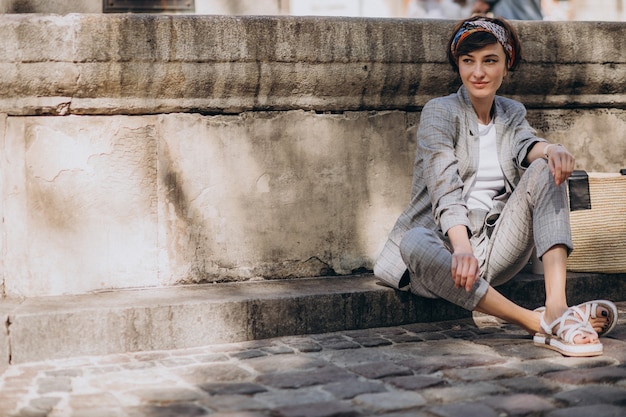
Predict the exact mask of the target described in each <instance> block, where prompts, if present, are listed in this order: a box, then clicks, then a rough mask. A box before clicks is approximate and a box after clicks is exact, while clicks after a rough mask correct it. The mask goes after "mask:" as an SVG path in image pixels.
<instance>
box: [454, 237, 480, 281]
mask: <svg viewBox="0 0 626 417" xmlns="http://www.w3.org/2000/svg"><path fill="white" fill-rule="evenodd" d="M467 233H468V232H467V227H465V226H463V225H457V226H453V227H451V228H450V229H449V230H448V237H449V238H450V243H452V248H453V251H452V271H451V272H452V279H453V280H454V286H455V287H456V288H465V291H470V290H471V289H472V287H473V286H474V283H475V282H476V281H477V280H478V277H479V276H480V268H479V267H478V259H476V257H475V256H474V252H473V250H472V245H471V244H470V241H469V236H468V234H467Z"/></svg>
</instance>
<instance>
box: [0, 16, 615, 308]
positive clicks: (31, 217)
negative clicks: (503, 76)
mask: <svg viewBox="0 0 626 417" xmlns="http://www.w3.org/2000/svg"><path fill="white" fill-rule="evenodd" d="M450 25H451V22H446V21H416V20H393V19H350V18H325V19H324V18H294V17H226V16H148V15H76V14H75V15H66V16H52V15H4V16H0V36H2V39H4V41H5V45H6V46H5V48H3V49H2V50H0V114H1V116H0V155H2V164H1V168H0V169H1V170H2V172H1V173H0V174H1V175H0V189H1V190H2V199H1V206H0V210H1V213H2V218H3V223H2V225H1V228H2V233H1V236H2V240H1V245H2V251H0V254H1V257H2V259H1V271H0V273H1V275H0V283H1V288H2V292H3V294H4V295H5V296H9V297H19V296H24V297H30V296H39V295H53V294H73V293H85V292H89V291H99V290H107V289H114V288H128V287H159V286H168V285H181V284H192V283H198V282H214V281H235V280H236V281H241V280H251V279H260V278H263V279H265V278H273V279H282V278H292V277H293V278H297V277H306V276H315V275H336V274H349V273H352V272H354V271H361V270H364V269H371V267H372V263H373V260H374V258H375V256H376V255H377V253H378V251H379V250H380V248H381V245H382V244H383V242H384V239H385V237H386V234H387V232H388V231H389V229H390V227H391V225H392V224H393V222H394V221H395V218H396V216H397V215H398V213H399V212H400V211H401V210H402V208H403V207H404V205H405V204H406V202H407V200H408V191H409V185H410V180H411V165H412V161H413V158H414V149H415V147H414V133H415V128H416V126H417V124H418V121H419V110H420V108H421V106H423V104H424V103H425V102H426V101H427V100H428V99H430V98H432V97H436V96H439V95H442V94H448V93H449V92H451V91H454V90H455V89H456V87H457V86H458V81H457V80H456V77H455V75H454V74H453V73H452V72H451V71H450V70H449V68H448V64H447V62H446V58H445V53H444V47H443V45H444V43H445V39H446V37H447V34H448V31H449V30H450ZM516 25H517V27H518V28H519V30H520V34H521V37H522V40H523V43H524V46H525V51H526V52H525V58H526V59H525V62H524V64H523V66H522V68H521V69H520V71H519V72H517V73H514V74H512V75H511V76H510V79H509V80H508V81H507V82H506V85H505V86H504V87H503V91H502V92H503V94H506V95H509V96H512V97H514V98H517V99H519V100H521V101H522V102H524V103H525V104H526V105H527V107H528V109H529V120H530V121H531V123H532V124H533V125H534V126H536V127H537V128H538V129H539V130H540V131H541V132H543V134H544V136H546V137H548V138H549V139H551V140H554V141H559V142H562V143H564V144H566V145H567V146H569V147H570V148H571V149H572V150H573V151H574V152H575V153H576V154H577V158H578V164H579V166H578V167H579V168H581V169H587V170H589V171H617V170H619V169H620V168H622V167H623V165H624V158H623V156H624V155H625V154H626V133H625V132H626V129H625V128H626V110H625V108H626V95H625V93H624V91H626V89H625V88H624V87H625V86H626V62H625V61H626V45H624V44H623V42H621V39H623V38H624V35H626V25H624V24H620V23H582V22H578V23H547V22H524V23H522V22H519V23H517V24H516Z"/></svg>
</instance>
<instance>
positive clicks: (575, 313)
mask: <svg viewBox="0 0 626 417" xmlns="http://www.w3.org/2000/svg"><path fill="white" fill-rule="evenodd" d="M544 314H545V311H542V312H541V322H540V323H541V329H542V330H543V332H544V333H537V334H535V336H534V337H533V343H534V344H535V346H541V347H545V348H548V349H552V350H554V351H557V352H559V353H560V354H561V355H564V356H598V355H602V352H603V346H602V343H600V342H598V343H583V344H578V343H574V338H575V337H576V336H586V335H589V334H592V335H593V334H597V333H596V331H595V330H593V327H591V325H590V323H589V322H588V321H587V320H585V319H582V318H581V317H586V315H585V312H583V311H582V310H581V309H580V308H578V307H570V308H568V309H567V310H566V311H565V313H563V315H561V317H559V318H558V319H556V320H554V321H553V322H552V323H550V324H547V323H546V322H545V319H544ZM567 322H569V323H567ZM554 328H556V329H557V330H556V333H553V332H554V330H553V329H554Z"/></svg>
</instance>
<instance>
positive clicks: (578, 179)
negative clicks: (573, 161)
mask: <svg viewBox="0 0 626 417" xmlns="http://www.w3.org/2000/svg"><path fill="white" fill-rule="evenodd" d="M567 183H568V186H569V207H570V211H577V210H590V209H591V196H590V195H589V175H587V172H585V171H583V170H574V172H573V173H572V175H571V176H570V177H569V179H568V180H567Z"/></svg>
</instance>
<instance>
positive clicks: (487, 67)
mask: <svg viewBox="0 0 626 417" xmlns="http://www.w3.org/2000/svg"><path fill="white" fill-rule="evenodd" d="M458 67H459V74H460V75H461V81H463V85H464V86H465V88H466V89H467V91H468V93H469V95H470V97H471V98H472V99H477V100H484V99H491V100H493V98H494V96H495V95H496V91H498V89H499V88H500V86H501V85H502V80H503V79H504V76H505V75H506V74H507V69H506V55H505V54H504V48H503V47H502V45H500V44H499V43H493V44H491V45H487V46H485V47H484V48H481V49H477V50H475V51H473V52H470V53H469V54H467V55H461V56H459V58H458Z"/></svg>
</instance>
